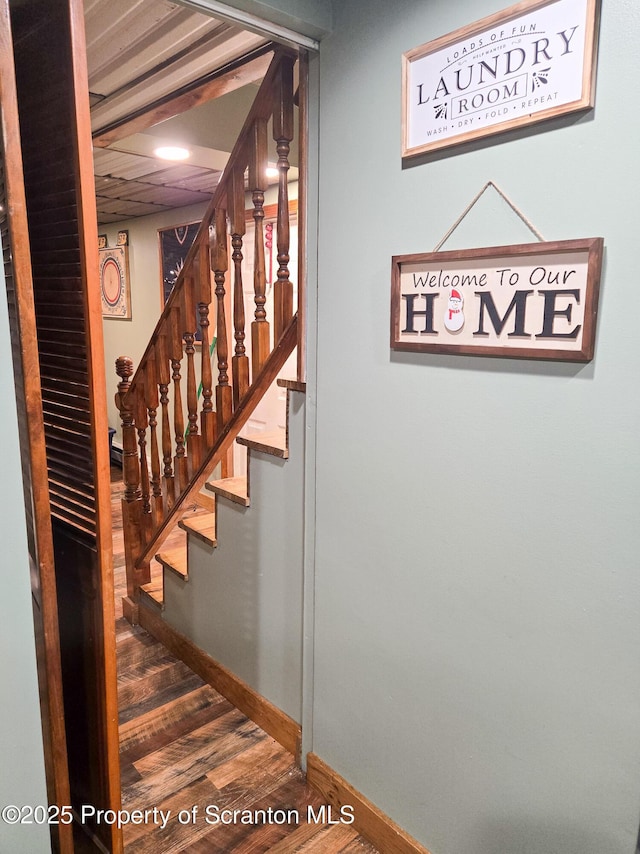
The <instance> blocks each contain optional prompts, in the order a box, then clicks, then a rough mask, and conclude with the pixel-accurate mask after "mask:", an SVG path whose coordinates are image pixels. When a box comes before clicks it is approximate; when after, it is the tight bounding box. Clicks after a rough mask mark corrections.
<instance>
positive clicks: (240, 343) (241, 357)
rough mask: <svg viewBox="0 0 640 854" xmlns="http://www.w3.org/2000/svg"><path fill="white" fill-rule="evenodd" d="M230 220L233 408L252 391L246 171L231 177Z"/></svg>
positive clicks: (237, 172)
mask: <svg viewBox="0 0 640 854" xmlns="http://www.w3.org/2000/svg"><path fill="white" fill-rule="evenodd" d="M229 219H230V222H231V247H232V249H233V254H232V256H231V257H232V259H233V326H234V334H235V339H236V348H235V354H234V356H233V359H232V376H233V407H234V409H236V408H237V407H238V404H239V403H240V401H241V400H242V398H243V397H244V396H245V394H246V393H247V391H248V389H249V358H248V356H247V355H246V348H245V344H244V339H245V333H244V291H243V288H242V238H243V237H244V234H245V231H246V223H245V219H244V170H243V169H240V167H238V168H236V169H234V171H233V173H232V175H231V194H230V197H229Z"/></svg>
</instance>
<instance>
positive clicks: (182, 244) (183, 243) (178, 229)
mask: <svg viewBox="0 0 640 854" xmlns="http://www.w3.org/2000/svg"><path fill="white" fill-rule="evenodd" d="M199 228H200V223H199V222H188V223H184V224H182V225H172V226H169V227H168V228H159V229H158V245H159V251H160V293H161V302H160V307H161V308H164V305H165V303H166V301H167V299H168V298H169V294H170V293H171V291H172V290H173V286H174V285H175V283H176V281H177V280H178V276H179V275H180V271H181V270H182V268H183V267H184V262H185V258H186V257H187V253H188V252H189V249H191V244H192V243H193V241H194V240H195V237H196V234H197V233H198V229H199Z"/></svg>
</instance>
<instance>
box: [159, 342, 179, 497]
mask: <svg viewBox="0 0 640 854" xmlns="http://www.w3.org/2000/svg"><path fill="white" fill-rule="evenodd" d="M156 374H157V379H158V387H159V391H160V406H161V407H162V463H163V467H164V468H163V482H164V492H165V496H166V500H167V509H169V510H170V509H171V508H172V507H173V504H174V501H175V484H174V477H173V454H172V452H171V445H172V442H171V425H170V422H169V383H170V381H171V372H170V370H169V349H168V347H167V336H166V334H165V333H164V332H163V333H161V334H160V335H159V336H158V340H157V341H156Z"/></svg>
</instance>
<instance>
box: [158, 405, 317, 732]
mask: <svg viewBox="0 0 640 854" xmlns="http://www.w3.org/2000/svg"><path fill="white" fill-rule="evenodd" d="M288 394H289V403H288V417H289V421H288V440H289V458H288V460H285V459H281V458H278V457H276V456H272V455H270V454H266V453H262V452H259V451H256V450H254V449H248V454H247V465H248V468H249V472H248V477H249V483H250V506H249V507H244V506H241V505H239V504H236V503H234V502H232V501H229V500H228V499H226V498H224V497H220V496H218V497H217V500H216V539H217V547H216V548H215V549H211V548H210V547H208V546H207V545H205V544H204V543H202V542H201V541H199V540H198V539H197V538H196V537H193V536H190V537H189V538H188V550H189V554H188V564H189V583H188V584H184V582H183V581H181V580H180V579H179V578H177V577H175V576H174V575H173V574H172V573H165V577H164V611H163V613H162V618H163V620H164V621H165V622H167V623H168V624H169V625H170V626H171V627H172V628H174V629H176V630H177V631H178V632H180V633H181V634H183V635H185V636H186V637H187V638H189V639H190V640H191V641H192V642H193V643H194V644H195V645H196V646H198V647H199V648H200V649H202V650H204V651H205V652H206V653H207V654H208V655H210V656H211V657H212V658H213V659H215V660H216V661H217V662H219V663H220V664H222V665H224V666H225V667H226V668H227V669H228V670H230V671H231V672H232V673H233V674H235V675H236V676H238V677H239V678H240V679H242V680H243V681H244V682H246V683H247V684H248V685H249V686H250V687H251V688H252V689H254V690H255V691H256V692H257V693H258V694H260V695H261V696H263V697H265V698H266V699H267V700H269V701H270V702H271V703H273V704H274V705H275V706H277V707H278V708H279V709H281V710H282V711H283V712H285V714H287V715H288V716H289V717H291V718H292V719H293V720H294V721H296V722H300V720H301V702H302V566H303V494H304V421H305V411H304V395H303V394H301V393H300V392H296V391H291V390H289V391H288Z"/></svg>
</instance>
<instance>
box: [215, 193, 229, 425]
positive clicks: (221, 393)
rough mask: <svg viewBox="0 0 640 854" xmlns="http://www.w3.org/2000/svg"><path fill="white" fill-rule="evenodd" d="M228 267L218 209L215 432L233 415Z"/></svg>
mask: <svg viewBox="0 0 640 854" xmlns="http://www.w3.org/2000/svg"><path fill="white" fill-rule="evenodd" d="M228 266H229V262H228V255H227V218H226V214H225V211H224V210H223V209H222V208H218V210H217V211H216V213H215V222H214V228H213V234H212V238H211V269H212V270H213V277H214V281H215V285H216V290H215V293H216V299H217V323H216V325H217V338H218V340H217V344H216V347H217V350H218V384H217V386H216V413H217V419H218V434H220V433H221V432H222V430H223V429H224V427H225V425H226V423H227V422H228V421H229V419H230V418H231V416H232V414H233V396H232V391H231V386H230V385H229V362H228V358H229V348H228V343H227V321H226V317H225V310H224V297H225V289H224V280H225V273H226V272H227V269H228Z"/></svg>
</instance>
